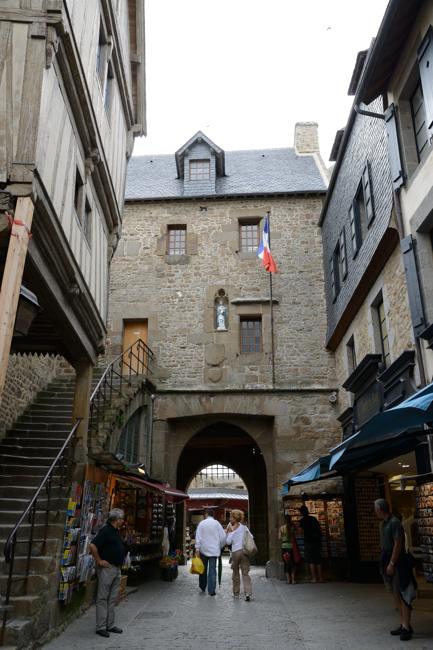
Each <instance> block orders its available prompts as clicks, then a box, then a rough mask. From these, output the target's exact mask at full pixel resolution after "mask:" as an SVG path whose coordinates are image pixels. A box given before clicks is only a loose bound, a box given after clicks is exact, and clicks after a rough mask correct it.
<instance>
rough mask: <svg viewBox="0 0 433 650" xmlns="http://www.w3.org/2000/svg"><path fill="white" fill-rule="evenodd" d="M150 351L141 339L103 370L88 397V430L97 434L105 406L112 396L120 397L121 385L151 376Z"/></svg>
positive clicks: (109, 402) (151, 355) (151, 354)
mask: <svg viewBox="0 0 433 650" xmlns="http://www.w3.org/2000/svg"><path fill="white" fill-rule="evenodd" d="M153 360H154V354H153V352H152V350H151V349H150V348H149V347H148V346H147V345H146V343H145V342H144V341H142V339H137V341H135V342H134V343H133V344H132V345H130V346H129V348H127V349H126V350H124V351H123V352H122V353H121V354H119V355H118V356H117V357H116V358H115V359H114V360H113V361H112V362H111V363H110V364H109V365H108V366H107V368H106V369H105V371H104V373H103V374H102V377H101V378H100V380H99V381H98V383H97V385H96V387H95V389H94V391H93V392H92V395H91V397H90V414H89V430H90V431H93V432H98V431H99V427H100V424H101V420H102V418H103V415H104V413H105V409H106V407H107V405H109V404H111V402H112V400H113V395H121V394H122V388H123V384H124V383H126V384H127V385H128V386H130V385H131V384H132V378H133V377H142V376H143V375H147V374H152V368H151V364H152V362H153Z"/></svg>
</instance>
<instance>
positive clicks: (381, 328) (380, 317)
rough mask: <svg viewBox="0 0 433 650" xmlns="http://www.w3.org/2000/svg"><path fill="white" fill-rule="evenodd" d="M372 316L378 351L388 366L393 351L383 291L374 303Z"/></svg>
mask: <svg viewBox="0 0 433 650" xmlns="http://www.w3.org/2000/svg"><path fill="white" fill-rule="evenodd" d="M372 316H373V331H374V338H375V347H376V351H377V353H379V354H381V355H382V360H383V363H384V365H385V366H386V367H388V366H389V365H390V363H391V352H390V349H389V334H388V324H387V320H386V314H385V305H384V302H383V294H382V292H380V293H379V295H378V297H377V298H376V300H375V301H374V302H373V304H372Z"/></svg>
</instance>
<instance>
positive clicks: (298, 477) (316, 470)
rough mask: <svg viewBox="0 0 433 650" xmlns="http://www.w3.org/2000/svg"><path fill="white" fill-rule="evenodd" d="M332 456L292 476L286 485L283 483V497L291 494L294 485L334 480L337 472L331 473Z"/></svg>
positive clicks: (324, 457) (322, 458) (321, 459)
mask: <svg viewBox="0 0 433 650" xmlns="http://www.w3.org/2000/svg"><path fill="white" fill-rule="evenodd" d="M330 458H331V457H330V456H320V458H318V459H317V460H315V461H314V463H311V465H308V467H306V468H305V469H303V470H302V471H301V472H298V474H295V475H294V476H291V477H290V478H289V479H288V480H287V481H286V482H285V483H283V489H282V495H283V496H284V495H285V494H288V493H289V489H290V487H291V486H292V485H301V484H303V483H311V482H312V481H318V480H319V479H323V478H332V476H335V475H336V472H330V470H329V461H330Z"/></svg>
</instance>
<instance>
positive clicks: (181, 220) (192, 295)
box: [108, 123, 338, 561]
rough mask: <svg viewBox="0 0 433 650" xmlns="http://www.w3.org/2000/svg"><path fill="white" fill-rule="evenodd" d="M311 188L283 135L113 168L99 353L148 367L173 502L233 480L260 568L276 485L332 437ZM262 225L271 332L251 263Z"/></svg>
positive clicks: (314, 146)
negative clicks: (103, 348)
mask: <svg viewBox="0 0 433 650" xmlns="http://www.w3.org/2000/svg"><path fill="white" fill-rule="evenodd" d="M326 186H327V177H326V172H325V170H324V168H323V166H322V163H321V160H320V157H319V150H318V136H317V125H316V124H315V123H301V124H297V125H296V129H295V146H294V148H287V149H265V150H253V151H224V150H223V149H221V148H220V147H219V146H217V145H216V144H214V143H213V142H211V141H210V140H209V138H208V137H206V135H204V134H203V133H201V132H198V133H197V134H196V135H194V136H193V137H192V138H191V139H190V140H189V141H188V142H187V143H186V144H185V145H184V146H183V147H181V148H180V149H179V150H178V151H177V152H176V153H175V154H173V155H157V156H139V157H134V158H132V159H131V161H130V164H129V168H128V176H127V185H126V203H125V214H124V221H123V231H122V239H121V241H120V243H119V247H118V249H117V251H116V254H115V256H114V259H113V263H112V269H111V285H110V302H109V334H108V336H109V342H110V354H112V355H115V354H118V353H120V352H121V350H122V349H123V348H124V347H125V346H126V345H127V343H125V340H126V341H128V340H130V337H131V332H135V333H136V335H137V336H138V335H140V336H141V337H142V338H144V339H145V340H147V343H148V344H149V346H150V347H151V348H152V350H153V351H154V353H155V356H156V359H157V366H158V369H157V372H156V374H155V375H154V376H153V379H152V381H154V383H155V385H156V391H155V395H154V405H153V409H154V413H153V423H154V427H153V433H152V454H151V467H150V470H149V471H150V472H151V474H152V475H153V476H156V477H160V478H161V479H166V480H169V481H170V483H171V484H172V485H176V486H177V487H179V488H180V489H185V488H187V486H188V485H189V483H190V481H191V480H192V478H193V477H194V476H195V475H196V474H197V472H198V471H199V470H201V469H202V468H203V467H206V466H207V465H210V464H215V463H219V464H223V465H226V466H228V467H230V468H232V469H233V470H234V471H235V472H237V473H238V474H239V475H240V476H241V478H242V479H243V481H244V482H245V484H246V485H247V488H248V490H249V495H250V521H251V527H252V528H253V530H254V531H255V534H256V538H257V542H258V546H259V549H260V558H259V559H260V560H261V561H266V560H267V559H269V558H272V559H274V560H275V559H276V558H277V555H278V551H277V549H278V541H277V526H278V523H279V521H278V516H279V512H280V511H281V503H280V490H281V484H282V482H283V481H284V480H285V479H286V477H287V473H288V472H290V471H293V470H296V469H298V468H300V467H301V466H302V465H305V463H307V462H308V461H309V459H310V458H312V457H313V456H314V455H315V454H317V453H321V452H322V451H324V450H325V449H327V448H328V447H329V446H330V445H331V444H332V443H334V442H335V441H336V439H337V435H338V434H337V427H336V424H337V423H336V420H335V417H336V410H335V406H334V405H333V404H331V401H330V399H329V397H330V395H331V393H333V391H334V390H335V385H336V384H335V371H334V359H333V355H332V353H330V352H329V351H327V350H325V347H324V340H325V334H326V317H325V300H324V284H323V265H322V247H321V237H320V229H319V228H318V218H319V214H320V210H321V207H322V202H323V197H324V194H325V192H326ZM268 212H269V214H270V221H271V242H272V246H271V248H272V252H273V255H274V258H275V260H276V263H277V265H278V269H279V272H278V273H277V274H275V275H274V276H273V305H272V312H273V327H272V319H271V309H270V282H269V274H268V273H267V272H266V271H265V270H264V268H263V267H262V266H261V264H260V261H259V260H258V258H257V255H256V250H257V246H258V243H259V238H260V236H261V227H262V223H263V217H264V216H265V215H266V213H268ZM272 333H273V339H274V354H272V352H273V349H272V348H273V346H272Z"/></svg>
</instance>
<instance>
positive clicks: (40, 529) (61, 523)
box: [1, 512, 66, 549]
mask: <svg viewBox="0 0 433 650" xmlns="http://www.w3.org/2000/svg"><path fill="white" fill-rule="evenodd" d="M65 520H66V513H65V512H63V513H62V515H61V516H60V514H59V517H58V520H57V521H54V522H49V523H48V529H47V540H54V541H57V540H59V539H63V533H64V529H65ZM17 521H18V519H16V521H13V522H12V521H10V522H2V524H1V537H2V540H3V541H2V543H3V544H4V543H5V541H6V539H7V538H8V537H9V535H10V534H11V533H12V531H13V529H14V527H15V524H16V523H17ZM30 533H31V526H30V524H28V523H23V524H21V526H20V528H19V530H18V532H17V548H18V544H19V545H20V548H21V549H23V548H25V542H26V540H28V539H29V537H30ZM44 536H45V526H44V524H43V523H35V525H34V526H33V538H34V539H41V540H42V539H43V538H44Z"/></svg>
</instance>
